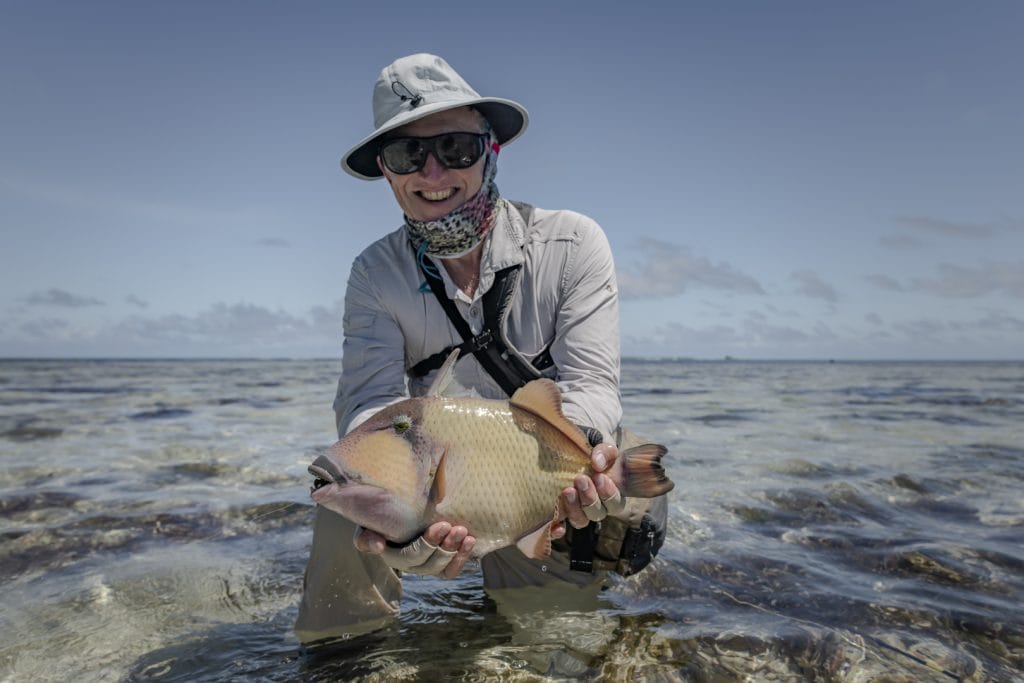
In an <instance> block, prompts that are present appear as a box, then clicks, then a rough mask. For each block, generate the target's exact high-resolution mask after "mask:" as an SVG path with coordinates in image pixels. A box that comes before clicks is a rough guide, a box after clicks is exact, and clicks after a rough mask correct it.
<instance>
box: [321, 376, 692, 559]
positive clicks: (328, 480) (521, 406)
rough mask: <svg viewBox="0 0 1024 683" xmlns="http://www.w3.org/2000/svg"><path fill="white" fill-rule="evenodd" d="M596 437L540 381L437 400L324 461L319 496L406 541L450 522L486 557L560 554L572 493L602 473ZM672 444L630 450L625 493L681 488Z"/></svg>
mask: <svg viewBox="0 0 1024 683" xmlns="http://www.w3.org/2000/svg"><path fill="white" fill-rule="evenodd" d="M590 452H591V447H590V444H589V442H588V441H587V438H586V437H585V436H584V435H583V433H582V432H581V431H580V430H579V428H577V427H576V426H575V425H574V424H572V423H571V422H569V421H568V420H567V419H566V418H565V417H564V415H563V414H562V410H561V397H560V394H559V392H558V387H557V385H556V384H555V383H554V382H552V381H551V380H547V379H539V380H534V381H533V382H530V383H529V384H527V385H526V386H524V387H523V388H521V389H520V390H519V391H517V392H516V393H515V394H514V395H513V396H512V398H511V399H510V400H507V401H502V400H490V399H479V398H450V397H443V396H426V397H420V398H411V399H406V400H404V401H401V402H399V403H395V404H393V405H391V406H388V407H386V408H384V409H383V410H381V411H380V412H378V413H377V414H376V415H374V416H373V417H371V418H370V419H369V420H367V421H366V422H364V423H363V424H362V425H360V426H359V427H358V428H356V429H355V430H353V431H352V432H350V433H349V434H348V435H347V436H345V437H344V438H343V439H342V440H341V441H339V442H338V443H336V444H335V445H334V446H332V447H331V448H330V449H328V451H327V452H326V453H325V454H324V455H322V456H320V457H319V458H317V460H316V461H315V462H314V463H313V465H312V466H311V467H310V472H311V473H312V474H313V475H314V476H316V477H317V479H318V481H317V487H316V488H315V489H314V490H313V492H312V497H313V500H314V501H316V502H317V503H319V504H320V505H323V506H325V507H327V508H329V509H331V510H334V511H335V512H338V513H339V514H341V515H342V516H344V517H347V518H349V519H351V520H352V521H353V522H355V523H356V524H359V525H361V526H363V527H366V528H368V529H372V530H374V531H376V532H378V533H380V534H382V535H383V536H384V537H385V538H387V539H388V540H390V541H392V542H395V543H403V542H407V541H409V540H411V539H413V538H415V537H416V536H418V535H420V534H421V533H422V532H423V530H424V529H426V528H427V527H428V526H430V525H431V524H433V523H434V522H438V521H447V522H450V523H451V524H453V525H462V526H465V527H466V528H467V529H468V530H469V533H470V534H471V535H472V536H474V537H475V538H476V546H475V548H474V552H473V554H474V555H475V556H481V555H485V554H487V553H488V552H491V551H493V550H496V549H498V548H501V547H504V546H507V545H512V544H518V545H519V547H520V549H522V550H523V552H524V553H525V554H527V555H528V556H530V557H544V556H546V554H547V553H549V552H550V528H551V525H552V524H553V523H555V522H557V521H558V520H559V519H560V518H561V517H562V515H560V514H559V512H558V497H559V495H560V494H561V491H562V490H563V489H565V488H566V487H568V486H572V483H573V480H574V478H575V477H576V476H577V475H579V474H590V473H591V466H590ZM665 453H666V449H665V448H664V447H663V446H659V445H657V444H645V445H643V446H638V447H637V448H634V449H630V450H628V451H625V452H623V453H621V454H620V456H619V458H618V459H617V460H616V462H615V463H614V465H613V466H612V467H611V468H609V470H608V471H606V472H605V474H607V475H608V476H610V477H611V478H612V480H613V481H615V483H616V484H617V485H618V486H619V488H620V489H621V490H622V493H623V495H625V496H640V497H653V496H656V495H661V494H662V493H666V492H667V491H669V490H671V488H672V486H673V484H672V482H671V481H670V480H669V479H668V478H667V477H666V476H665V473H664V470H663V469H662V467H661V464H660V461H661V457H662V456H663V455H664V454H665Z"/></svg>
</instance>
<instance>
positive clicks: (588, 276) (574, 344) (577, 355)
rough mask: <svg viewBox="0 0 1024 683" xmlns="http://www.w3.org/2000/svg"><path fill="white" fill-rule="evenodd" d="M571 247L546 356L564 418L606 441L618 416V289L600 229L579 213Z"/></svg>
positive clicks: (606, 240) (620, 410) (607, 246)
mask: <svg viewBox="0 0 1024 683" xmlns="http://www.w3.org/2000/svg"><path fill="white" fill-rule="evenodd" d="M579 219H580V225H579V229H578V232H577V238H576V241H575V248H574V249H573V251H572V253H571V254H570V256H569V259H568V262H567V263H566V267H565V270H564V271H563V275H562V283H561V291H562V292H563V297H562V302H561V305H560V306H559V309H558V313H557V320H556V324H555V338H554V341H553V342H552V345H551V358H552V360H554V362H555V366H556V367H557V368H558V375H557V378H556V381H557V382H558V385H559V388H560V389H561V392H562V403H563V409H564V411H565V414H566V417H568V418H569V419H570V420H573V421H574V422H576V423H577V424H582V425H586V426H589V427H595V428H596V429H600V430H601V432H602V433H603V434H604V436H605V439H606V440H611V439H612V434H613V432H614V431H615V428H616V427H617V426H618V424H619V422H620V420H621V419H622V405H621V402H620V398H619V290H618V284H617V282H616V278H615V263H614V260H613V258H612V253H611V247H610V245H609V244H608V239H607V237H606V236H605V234H604V232H603V231H602V230H601V228H600V227H599V226H598V225H597V224H596V223H594V222H593V221H591V220H590V219H588V218H586V217H584V216H579Z"/></svg>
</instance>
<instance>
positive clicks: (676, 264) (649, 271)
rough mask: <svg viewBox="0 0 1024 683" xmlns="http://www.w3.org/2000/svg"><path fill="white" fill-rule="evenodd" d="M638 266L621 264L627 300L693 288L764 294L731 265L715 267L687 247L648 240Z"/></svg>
mask: <svg viewBox="0 0 1024 683" xmlns="http://www.w3.org/2000/svg"><path fill="white" fill-rule="evenodd" d="M638 250H639V251H640V253H641V259H640V261H639V262H638V263H633V264H630V265H620V266H619V268H618V279H619V291H620V292H621V294H622V297H623V298H626V299H640V298H658V297H666V296H674V295H677V294H682V293H683V292H685V291H686V290H687V288H689V287H706V288H709V289H716V290H720V291H727V292H734V293H737V294H764V290H763V289H762V288H761V285H760V284H759V283H758V282H757V280H755V279H754V278H752V277H750V276H749V275H746V274H744V273H742V272H740V271H738V270H737V269H735V268H734V267H733V266H730V265H729V264H727V263H718V264H713V263H711V261H709V260H708V259H706V258H703V257H697V256H693V255H692V254H691V253H690V251H689V250H688V249H687V248H686V247H681V246H679V245H675V244H671V243H668V242H662V241H660V240H654V239H644V240H642V241H641V242H640V244H639V246H638Z"/></svg>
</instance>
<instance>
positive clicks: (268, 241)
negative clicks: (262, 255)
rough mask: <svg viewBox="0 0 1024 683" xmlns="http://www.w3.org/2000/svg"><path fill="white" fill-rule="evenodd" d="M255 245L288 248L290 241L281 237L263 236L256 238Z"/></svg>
mask: <svg viewBox="0 0 1024 683" xmlns="http://www.w3.org/2000/svg"><path fill="white" fill-rule="evenodd" d="M256 245H257V246H260V247H272V248H274V249H288V248H290V247H291V246H292V245H291V242H289V241H288V240H286V239H284V238H282V237H264V238H263V239H261V240H257V241H256Z"/></svg>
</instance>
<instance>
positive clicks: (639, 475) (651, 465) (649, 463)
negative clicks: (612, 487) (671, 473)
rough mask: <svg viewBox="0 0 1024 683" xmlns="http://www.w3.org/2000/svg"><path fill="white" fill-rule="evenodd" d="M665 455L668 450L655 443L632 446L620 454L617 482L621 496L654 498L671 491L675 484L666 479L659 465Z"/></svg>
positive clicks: (663, 468)
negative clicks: (620, 470)
mask: <svg viewBox="0 0 1024 683" xmlns="http://www.w3.org/2000/svg"><path fill="white" fill-rule="evenodd" d="M666 453H668V449H667V448H665V447H664V446H662V445H661V444H656V443H645V444H642V445H640V446H634V447H633V448H630V449H628V450H626V451H625V452H623V453H621V454H620V456H619V460H620V461H621V462H622V481H621V482H619V488H620V489H622V495H624V496H630V497H636V498H654V497H655V496H661V495H664V494H666V493H668V492H669V491H671V490H672V488H673V487H674V486H675V483H674V482H673V481H672V480H671V479H669V478H668V474H666V473H665V467H664V465H662V464H661V459H662V458H663V457H665V454H666ZM616 464H617V463H616Z"/></svg>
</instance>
